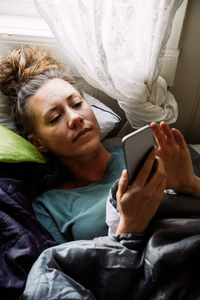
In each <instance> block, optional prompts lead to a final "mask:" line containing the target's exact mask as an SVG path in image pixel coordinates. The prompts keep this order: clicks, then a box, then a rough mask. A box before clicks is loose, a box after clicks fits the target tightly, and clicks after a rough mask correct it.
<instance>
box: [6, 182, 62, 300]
mask: <svg viewBox="0 0 200 300" xmlns="http://www.w3.org/2000/svg"><path fill="white" fill-rule="evenodd" d="M56 244H57V243H56V242H55V240H54V239H53V238H52V236H51V235H50V234H49V233H48V232H47V231H46V230H45V229H44V228H43V227H42V226H41V224H40V223H39V222H38V221H37V220H36V218H35V216H34V213H33V210H32V206H31V203H30V201H29V200H28V199H27V198H26V197H25V196H24V195H23V193H22V182H21V181H19V180H15V179H8V178H0V266H1V267H0V295H1V296H2V295H4V299H12V300H14V299H17V298H18V297H19V295H20V294H22V292H23V289H24V286H25V282H26V278H27V275H28V273H29V271H30V268H31V266H32V264H33V263H34V262H35V260H36V259H37V257H38V256H39V254H40V253H41V252H42V251H43V250H44V249H46V248H48V247H50V246H54V245H56Z"/></svg>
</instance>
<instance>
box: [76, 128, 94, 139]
mask: <svg viewBox="0 0 200 300" xmlns="http://www.w3.org/2000/svg"><path fill="white" fill-rule="evenodd" d="M90 130H91V129H90V128H84V129H82V130H80V131H79V132H78V134H77V135H76V136H75V138H74V139H73V142H74V141H76V140H78V139H79V138H80V137H83V136H86V135H87V133H88V132H89V131H90Z"/></svg>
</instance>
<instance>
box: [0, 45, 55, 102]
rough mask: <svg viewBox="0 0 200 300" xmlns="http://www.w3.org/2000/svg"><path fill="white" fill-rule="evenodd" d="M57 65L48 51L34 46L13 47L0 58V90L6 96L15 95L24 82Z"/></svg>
mask: <svg viewBox="0 0 200 300" xmlns="http://www.w3.org/2000/svg"><path fill="white" fill-rule="evenodd" d="M59 66H60V65H59V63H58V62H57V61H56V60H54V59H53V58H52V57H51V56H50V53H49V51H46V50H42V49H39V48H38V47H36V46H22V47H20V48H18V49H13V50H11V51H10V52H9V53H8V55H7V56H5V57H3V58H2V59H0V90H1V91H2V93H3V94H4V95H6V96H9V97H13V96H14V97H15V96H16V94H17V92H18V90H19V89H20V87H21V85H22V84H23V83H24V82H26V81H28V80H29V79H31V78H32V77H33V76H35V75H38V74H41V73H43V72H45V71H49V70H52V69H58V68H59Z"/></svg>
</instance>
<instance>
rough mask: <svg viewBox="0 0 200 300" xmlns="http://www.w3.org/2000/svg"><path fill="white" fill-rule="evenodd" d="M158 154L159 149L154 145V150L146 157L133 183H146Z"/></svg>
mask: <svg viewBox="0 0 200 300" xmlns="http://www.w3.org/2000/svg"><path fill="white" fill-rule="evenodd" d="M156 154H157V149H156V147H153V149H152V151H151V152H150V153H149V155H148V157H147V158H146V160H145V162H144V164H143V166H142V168H141V170H140V171H139V173H138V175H137V177H136V179H135V181H134V182H133V184H134V183H135V184H141V185H144V184H145V183H146V181H147V179H148V177H149V174H150V172H151V169H152V166H153V163H154V160H155V157H156Z"/></svg>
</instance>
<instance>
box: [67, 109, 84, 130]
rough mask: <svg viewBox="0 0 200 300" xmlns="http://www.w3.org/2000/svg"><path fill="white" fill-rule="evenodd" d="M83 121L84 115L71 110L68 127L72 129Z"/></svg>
mask: <svg viewBox="0 0 200 300" xmlns="http://www.w3.org/2000/svg"><path fill="white" fill-rule="evenodd" d="M82 122H83V116H81V115H80V114H79V113H77V112H70V114H69V119H68V127H69V128H70V129H73V128H76V127H78V126H79V124H80V123H82Z"/></svg>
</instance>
